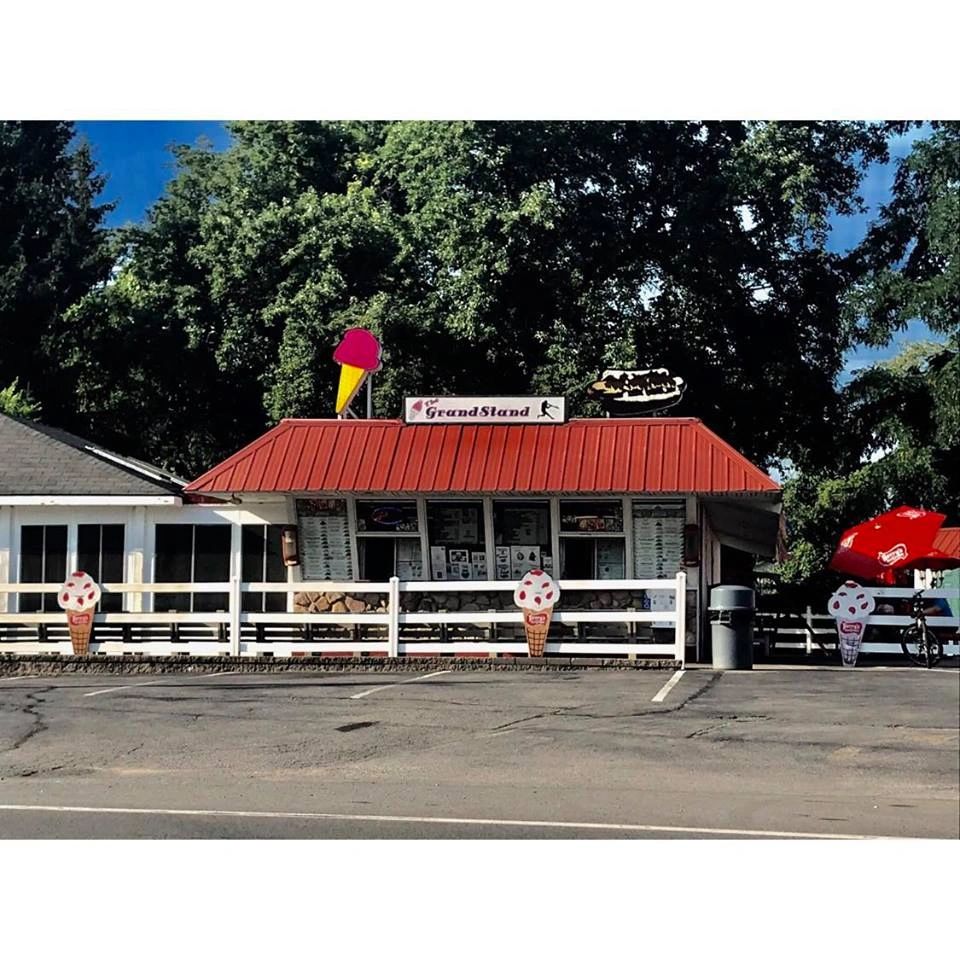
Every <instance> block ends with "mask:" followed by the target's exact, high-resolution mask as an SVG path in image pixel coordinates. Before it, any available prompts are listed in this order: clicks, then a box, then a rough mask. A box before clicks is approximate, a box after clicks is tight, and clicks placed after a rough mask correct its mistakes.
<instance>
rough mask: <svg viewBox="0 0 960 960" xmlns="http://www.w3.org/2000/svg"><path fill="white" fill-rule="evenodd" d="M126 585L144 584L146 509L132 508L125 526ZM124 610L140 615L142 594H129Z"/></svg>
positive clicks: (126, 597)
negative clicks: (126, 539)
mask: <svg viewBox="0 0 960 960" xmlns="http://www.w3.org/2000/svg"><path fill="white" fill-rule="evenodd" d="M127 537H128V541H127V568H126V569H127V583H139V584H143V583H146V574H147V564H146V560H145V554H146V550H147V508H146V507H132V508H131V509H130V522H129V523H128V524H127ZM123 599H124V605H123V609H124V610H129V611H130V612H131V613H140V612H141V611H142V610H143V609H144V604H143V594H142V593H130V594H127V596H125V597H124V598H123Z"/></svg>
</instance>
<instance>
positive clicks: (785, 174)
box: [61, 122, 886, 473]
mask: <svg viewBox="0 0 960 960" xmlns="http://www.w3.org/2000/svg"><path fill="white" fill-rule="evenodd" d="M231 130H232V133H233V137H234V142H233V144H232V146H231V147H230V148H229V149H228V150H227V151H225V152H224V153H222V154H212V153H209V152H206V151H203V150H199V149H188V148H181V149H179V150H178V152H177V162H178V175H177V178H176V180H175V181H174V182H173V183H172V184H171V185H170V187H169V189H168V190H167V193H166V195H165V196H164V197H163V198H162V199H161V200H160V201H159V202H158V204H157V205H156V206H155V208H154V209H153V210H152V211H151V214H150V218H149V222H148V223H147V224H146V225H145V226H143V227H141V228H137V229H133V230H128V231H126V232H124V233H123V235H122V236H121V238H120V240H121V243H122V248H123V254H124V256H125V258H126V259H125V262H124V266H123V268H122V270H121V274H120V278H119V279H118V281H117V282H116V283H114V284H112V285H110V286H107V287H104V288H101V289H98V290H95V291H93V292H91V293H90V294H89V295H88V296H87V297H86V298H85V299H84V300H83V302H82V303H80V304H79V305H77V306H76V307H74V308H73V309H71V310H70V311H69V313H68V315H67V318H66V320H65V330H66V333H67V336H66V338H65V341H64V347H65V349H63V351H62V359H61V362H62V363H63V366H64V368H65V370H67V371H68V372H69V375H70V378H71V381H72V382H75V383H76V384H77V403H78V405H79V408H80V410H81V411H82V412H83V414H84V415H85V416H87V417H88V418H89V426H90V429H91V430H93V429H100V430H106V431H108V432H109V434H110V437H111V442H114V443H115V444H116V445H117V446H120V447H122V448H123V449H130V450H133V451H135V452H139V453H140V454H141V455H144V456H147V457H150V458H153V459H156V460H158V461H160V462H163V463H164V464H166V465H167V466H170V467H175V468H177V469H180V470H182V471H185V472H187V473H194V472H197V471H199V470H201V469H203V468H204V467H206V466H208V465H209V464H210V463H211V462H213V461H215V460H216V459H217V458H218V457H221V456H224V455H226V454H228V453H229V452H231V451H232V450H234V449H236V448H237V447H238V446H239V445H241V444H242V443H244V442H246V441H247V440H249V439H251V438H252V437H253V436H255V435H257V434H258V433H259V432H260V431H262V429H264V427H266V426H267V425H269V424H270V423H272V422H276V421H277V420H278V419H280V418H282V417H284V416H329V415H331V411H332V400H333V396H334V391H335V383H336V378H337V375H338V370H337V368H336V366H335V365H334V364H333V363H332V362H331V359H330V357H331V353H332V350H333V348H334V346H335V344H336V342H337V341H338V339H339V337H340V335H341V333H342V331H343V330H344V329H345V328H346V327H347V326H350V325H355V324H363V325H367V326H369V327H371V328H372V329H374V330H375V331H376V332H377V333H378V334H379V335H380V336H381V339H382V341H383V345H384V352H385V358H384V360H385V363H384V369H383V371H382V372H381V373H379V374H378V375H377V376H376V378H375V382H374V385H375V409H376V411H377V414H378V415H380V416H396V415H398V414H399V412H400V410H401V403H402V398H403V396H404V394H409V393H411V392H421V391H431V392H432V391H445V392H446V391H449V392H454V391H455V392H460V393H485V392H489V391H490V390H492V389H496V390H497V391H498V392H500V391H502V392H505V393H514V392H516V393H522V392H525V391H529V390H544V391H551V392H563V393H565V394H567V396H568V397H569V398H570V401H571V408H572V410H573V411H574V412H575V413H580V414H590V413H592V412H595V411H594V408H593V407H592V406H591V404H590V403H589V402H587V400H586V397H585V389H586V386H587V384H589V382H590V381H591V380H592V379H594V378H595V376H596V374H597V373H598V371H600V370H602V369H603V368H604V367H605V366H617V365H628V364H629V365H632V364H640V365H658V364H664V365H666V366H669V367H671V368H672V369H674V370H676V371H677V372H678V373H680V374H682V375H683V376H684V377H685V379H686V380H687V381H688V383H689V389H688V392H687V395H686V397H685V401H684V409H683V410H682V411H681V412H682V413H685V414H687V415H692V416H700V417H702V418H703V419H704V420H705V421H706V422H707V423H708V424H709V425H710V426H711V427H712V428H714V429H715V430H717V431H718V432H719V433H720V434H721V435H723V436H724V437H726V438H727V439H729V440H730V441H731V442H732V443H734V444H735V445H736V446H738V447H739V448H740V449H742V450H743V451H744V452H745V453H746V454H747V455H748V456H750V457H752V458H754V459H755V460H757V461H758V462H761V463H764V464H769V463H772V462H774V461H775V460H776V459H778V458H781V457H791V458H792V459H793V460H794V462H797V463H801V464H807V463H809V464H813V465H816V464H818V463H820V464H822V463H823V462H824V458H823V454H822V451H823V450H824V449H825V448H827V447H828V446H829V438H830V436H831V435H832V434H831V423H832V421H833V418H834V417H835V415H836V413H837V402H838V398H837V395H836V391H835V386H834V383H835V378H836V376H837V374H838V373H839V371H840V369H841V364H842V358H843V354H844V351H845V349H846V347H847V346H848V345H849V338H848V337H846V336H845V335H844V333H843V330H842V329H841V323H840V313H839V311H840V302H841V295H842V293H843V291H844V290H845V289H846V287H847V285H848V283H849V280H850V276H849V273H848V270H847V267H846V265H845V262H844V261H843V260H842V259H841V258H838V257H836V256H835V255H833V254H831V253H829V252H828V251H827V250H826V248H825V236H826V234H825V230H824V224H825V222H826V220H825V218H826V216H827V213H828V212H829V211H830V210H831V209H839V210H843V211H846V210H855V209H858V206H859V199H858V197H857V195H856V189H857V185H858V183H859V180H860V175H861V171H862V168H863V166H864V164H865V163H867V162H868V161H869V160H871V159H874V158H882V157H883V156H884V152H885V149H886V146H885V143H886V141H885V137H886V133H885V130H884V129H883V128H882V126H880V125H869V124H858V123H839V122H828V123H807V124H778V123H762V124H745V123H741V122H729V123H719V122H707V123H697V122H690V123H687V122H668V123H663V122H656V123H608V122H602V123H601V122H549V123H529V122H497V123H474V122H457V123H434V122H399V123H294V122H282V123H281V122H271V123H240V124H233V125H232V126H231ZM81 334H83V337H82V340H81V337H80V335H81ZM132 404H133V405H135V406H131V405H132Z"/></svg>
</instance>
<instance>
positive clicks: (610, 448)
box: [186, 418, 780, 494]
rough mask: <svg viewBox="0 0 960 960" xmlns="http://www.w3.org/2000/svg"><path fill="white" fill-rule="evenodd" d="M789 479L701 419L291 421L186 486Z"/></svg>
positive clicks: (761, 485) (341, 487) (383, 489)
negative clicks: (415, 422)
mask: <svg viewBox="0 0 960 960" xmlns="http://www.w3.org/2000/svg"><path fill="white" fill-rule="evenodd" d="M779 489H780V488H779V487H778V486H777V484H776V483H774V481H773V480H771V479H770V477H768V476H767V475H766V474H765V473H764V472H763V471H762V470H760V469H759V467H756V466H754V464H752V463H750V461H749V460H747V459H746V458H745V457H744V456H743V455H742V454H740V453H738V452H737V451H736V450H734V449H733V447H731V446H730V445H729V444H728V443H726V442H724V441H723V440H721V439H720V438H719V437H718V436H717V435H716V434H715V433H713V432H712V431H710V430H708V429H707V428H706V427H705V426H704V425H703V423H701V421H699V420H694V419H680V418H669V419H668V418H654V419H643V420H640V419H630V420H627V419H623V420H619V419H606V420H571V421H570V422H569V423H566V424H558V425H554V426H547V425H539V424H529V425H523V424H506V425H503V426H500V425H477V426H466V425H455V424H443V425H442V426H441V425H436V426H433V425H430V426H425V425H424V426H421V425H416V426H413V425H408V424H404V423H402V422H401V421H399V420H283V421H281V422H280V423H279V424H278V425H277V426H276V427H274V428H273V429H272V430H270V431H269V432H267V433H265V434H264V435H263V436H262V437H260V438H259V439H257V440H254V441H253V443H251V444H248V445H247V446H246V447H244V448H243V449H242V450H240V451H238V452H237V453H235V454H234V455H233V456H232V457H229V458H228V459H227V460H224V461H223V463H221V464H219V465H218V466H216V467H214V468H213V469H212V470H209V471H207V473H205V474H204V475H203V476H202V477H199V478H198V479H196V480H194V481H193V482H192V483H190V484H189V485H188V486H187V488H186V492H187V493H231V494H232V493H237V494H239V493H291V492H296V493H299V492H311V493H328V494H332V493H438V494H446V493H766V492H771V493H772V492H776V491H778V490H779Z"/></svg>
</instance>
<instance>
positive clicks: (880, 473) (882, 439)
mask: <svg viewBox="0 0 960 960" xmlns="http://www.w3.org/2000/svg"><path fill="white" fill-rule="evenodd" d="M933 128H934V129H933V133H932V134H931V135H930V136H929V137H928V138H925V139H922V140H918V141H917V142H916V143H915V144H914V146H913V148H912V150H911V152H910V154H909V155H908V156H907V157H906V158H904V159H903V160H902V161H900V163H899V164H898V168H897V173H896V176H895V179H894V185H893V192H892V197H891V199H890V202H889V203H887V204H886V205H885V206H884V207H883V208H882V209H881V211H880V215H879V216H878V218H877V220H876V221H875V222H874V223H873V224H872V225H871V226H870V229H869V230H868V232H867V235H866V237H865V239H864V241H863V242H862V243H861V244H860V246H859V247H858V248H857V249H856V250H855V251H854V252H853V254H852V255H851V257H850V258H849V259H850V270H851V272H852V274H853V276H854V277H856V280H855V281H854V282H852V283H851V285H850V288H849V290H848V292H847V296H846V304H845V316H846V320H847V323H848V327H849V329H850V330H851V331H852V332H853V336H854V338H855V340H856V341H857V342H860V343H867V344H871V345H875V346H884V345H886V344H888V343H889V342H890V341H891V339H892V338H893V335H894V334H895V333H896V332H897V331H898V330H902V329H903V328H904V327H906V325H907V324H908V323H909V322H910V321H911V320H915V319H918V320H923V321H924V322H925V323H926V324H927V325H928V326H929V328H930V329H931V330H933V331H934V332H935V333H942V334H945V340H944V341H943V342H922V343H914V344H910V345H909V346H908V347H907V348H906V349H904V350H903V351H902V352H901V354H900V355H899V356H898V357H896V358H894V359H893V360H891V361H888V362H885V363H880V364H875V365H873V366H872V367H870V368H868V369H866V370H864V371H861V373H860V374H859V375H857V376H856V377H854V378H853V380H852V381H851V383H850V384H848V386H847V387H846V388H845V389H844V390H843V391H841V392H840V394H839V399H840V406H839V410H838V415H837V417H836V419H835V427H834V440H833V442H832V443H831V444H829V447H828V448H826V449H829V451H830V455H831V457H832V459H833V463H832V465H831V466H828V467H826V468H820V469H816V470H811V471H808V472H807V473H804V474H801V475H800V476H798V477H796V478H795V479H793V480H792V481H791V482H790V483H789V484H788V485H787V487H786V491H785V497H784V509H785V511H786V513H787V516H788V518H789V521H790V527H791V538H790V540H791V557H790V560H789V561H788V562H787V563H786V564H785V565H784V566H783V573H784V574H785V576H786V577H787V578H788V579H790V580H793V581H804V580H805V581H807V582H810V583H816V582H821V583H825V582H827V581H828V580H831V581H834V582H835V576H833V575H832V574H830V573H829V572H828V571H827V569H826V564H827V562H828V561H829V559H830V556H831V554H832V552H833V549H834V547H835V546H836V543H837V540H838V539H839V536H840V534H841V533H842V531H843V530H844V529H845V528H847V527H849V526H852V525H853V524H855V523H859V522H860V521H862V520H865V519H867V518H868V517H870V516H874V515H876V514H878V513H881V512H883V511H884V510H886V509H889V508H890V507H893V506H896V505H898V504H901V503H905V504H911V505H914V506H922V507H927V508H930V509H933V510H937V511H939V512H942V513H946V514H947V516H948V521H947V522H948V524H957V523H958V522H960V471H958V470H957V467H956V465H957V463H960V123H956V122H951V123H937V124H933Z"/></svg>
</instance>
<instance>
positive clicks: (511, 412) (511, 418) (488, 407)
mask: <svg viewBox="0 0 960 960" xmlns="http://www.w3.org/2000/svg"><path fill="white" fill-rule="evenodd" d="M566 412H567V411H566V401H565V399H564V398H563V397H407V400H406V409H405V411H404V413H405V419H406V421H407V423H463V424H467V423H563V422H564V420H565V419H566Z"/></svg>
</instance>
